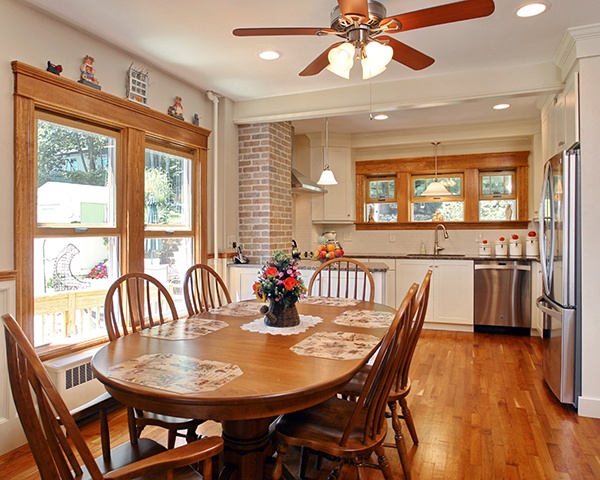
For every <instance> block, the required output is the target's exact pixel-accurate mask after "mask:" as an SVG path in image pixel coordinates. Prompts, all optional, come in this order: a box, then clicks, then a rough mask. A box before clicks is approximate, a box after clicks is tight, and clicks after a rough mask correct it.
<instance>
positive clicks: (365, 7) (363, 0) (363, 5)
mask: <svg viewBox="0 0 600 480" xmlns="http://www.w3.org/2000/svg"><path fill="white" fill-rule="evenodd" d="M338 5H339V6H340V13H341V14H342V17H346V18H357V17H358V18H369V2H368V0H338Z"/></svg>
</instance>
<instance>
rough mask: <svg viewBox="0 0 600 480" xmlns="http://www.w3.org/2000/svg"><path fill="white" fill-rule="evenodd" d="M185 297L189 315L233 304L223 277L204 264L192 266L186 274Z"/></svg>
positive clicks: (184, 282)
mask: <svg viewBox="0 0 600 480" xmlns="http://www.w3.org/2000/svg"><path fill="white" fill-rule="evenodd" d="M183 297H184V298H185V306H186V307H187V310H188V314H189V315H196V314H198V313H202V312H206V311H208V310H210V309H211V308H217V307H222V306H223V305H226V304H228V303H231V295H229V290H228V289H227V285H225V282H224V281H223V279H222V278H221V276H220V275H219V274H218V273H217V272H216V271H215V270H213V269H212V268H211V267H209V266H208V265H204V264H202V263H198V264H196V265H192V266H191V267H190V268H188V270H187V272H185V276H184V280H183Z"/></svg>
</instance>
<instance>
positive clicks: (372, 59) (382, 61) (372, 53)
mask: <svg viewBox="0 0 600 480" xmlns="http://www.w3.org/2000/svg"><path fill="white" fill-rule="evenodd" d="M393 55H394V50H393V49H392V47H390V46H389V45H383V44H381V43H379V42H369V43H368V44H367V46H366V47H365V48H364V57H363V58H362V59H361V61H360V63H361V65H362V70H363V75H362V78H363V80H368V79H369V78H373V77H376V76H377V75H379V74H380V73H382V72H384V71H385V69H386V66H387V64H388V63H390V61H391V60H392V56H393Z"/></svg>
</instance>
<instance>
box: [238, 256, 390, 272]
mask: <svg viewBox="0 0 600 480" xmlns="http://www.w3.org/2000/svg"><path fill="white" fill-rule="evenodd" d="M348 258H358V257H351V256H348ZM362 258H370V257H362ZM379 258H381V257H379ZM359 261H360V260H359ZM227 266H228V267H242V268H255V269H256V270H257V271H258V270H260V269H261V268H262V266H263V265H262V264H259V263H229V264H228V265H227ZM320 266H321V262H320V261H319V260H311V259H310V258H303V259H301V260H300V263H299V267H300V268H302V269H305V270H316V269H317V268H319V267H320ZM365 266H366V267H367V268H368V269H369V271H371V272H387V271H388V270H389V267H388V266H387V265H386V264H385V263H381V262H369V263H365Z"/></svg>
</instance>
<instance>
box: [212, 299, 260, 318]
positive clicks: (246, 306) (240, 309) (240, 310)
mask: <svg viewBox="0 0 600 480" xmlns="http://www.w3.org/2000/svg"><path fill="white" fill-rule="evenodd" d="M263 305H264V304H263V303H256V302H236V303H228V304H227V305H223V306H222V307H218V308H211V309H210V310H209V311H208V313H212V314H214V315H232V316H234V317H250V316H254V315H259V314H260V307H262V306H263Z"/></svg>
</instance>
